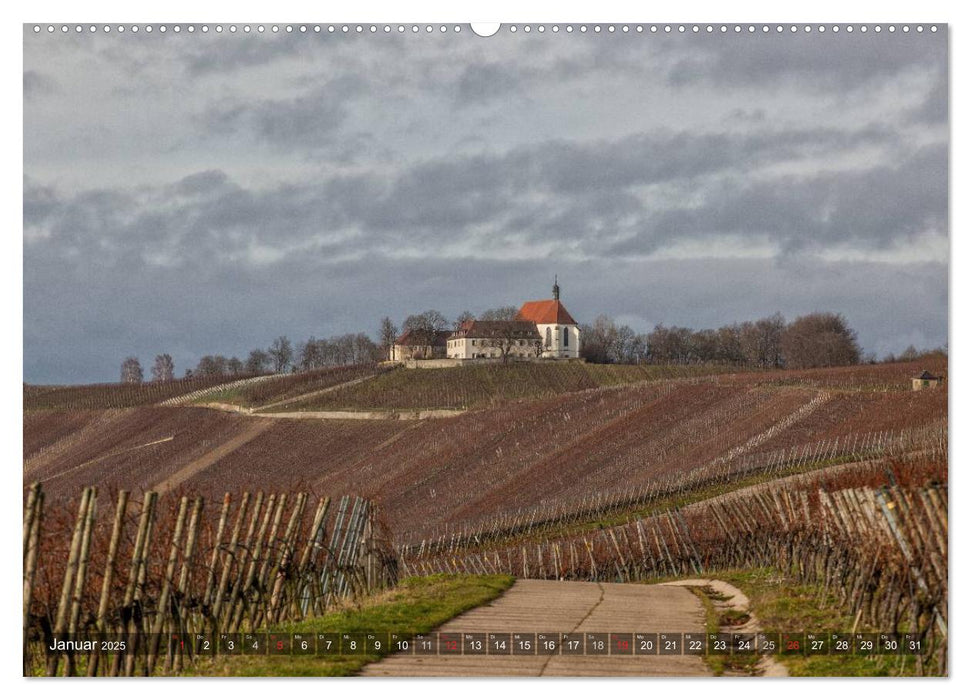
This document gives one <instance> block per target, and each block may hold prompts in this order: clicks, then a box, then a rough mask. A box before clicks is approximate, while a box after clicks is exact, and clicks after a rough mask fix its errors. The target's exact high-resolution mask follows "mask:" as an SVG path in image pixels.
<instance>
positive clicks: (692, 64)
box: [667, 27, 947, 91]
mask: <svg viewBox="0 0 971 700" xmlns="http://www.w3.org/2000/svg"><path fill="white" fill-rule="evenodd" d="M760 29H761V27H760ZM773 29H774V27H773ZM670 48H671V53H672V54H673V55H674V56H675V58H673V59H672V60H671V62H670V68H669V70H668V73H667V79H668V82H669V83H671V84H672V85H682V86H690V85H692V84H695V83H699V82H700V83H706V84H709V85H713V86H721V87H727V86H730V87H734V86H739V85H750V86H761V87H765V88H770V87H771V89H778V88H780V87H785V86H791V87H797V88H807V89H811V90H814V91H816V90H823V89H831V88H834V87H835V88H838V89H841V90H852V89H857V88H860V87H863V86H865V85H868V84H873V83H879V82H883V81H887V80H892V79H894V78H896V77H898V76H900V75H901V74H902V73H904V72H905V71H908V70H913V69H915V68H922V69H934V68H936V67H937V66H939V65H940V64H941V63H942V61H944V60H946V53H947V31H946V30H944V31H941V32H938V33H937V34H936V35H926V36H917V35H916V34H915V35H914V36H912V37H908V36H905V35H902V34H900V35H897V36H895V35H893V34H890V33H887V32H885V33H883V34H879V35H878V34H874V33H873V32H870V33H869V34H863V33H861V32H859V31H857V32H855V33H853V34H847V33H846V32H843V33H841V34H833V33H832V32H826V33H824V34H819V33H818V32H815V31H814V32H810V33H806V32H803V31H802V30H801V29H800V31H799V32H797V33H795V34H792V33H790V32H789V31H788V29H787V30H786V31H785V32H784V33H782V34H777V33H775V32H774V31H772V32H770V33H769V34H767V35H764V34H762V33H761V31H759V32H757V33H756V34H755V35H749V34H748V33H747V32H745V33H743V35H742V36H738V35H735V34H734V32H729V33H727V34H721V33H717V34H714V35H705V36H694V37H691V38H690V39H686V40H685V41H683V42H678V41H677V40H675V41H674V42H672V45H671V46H670Z"/></svg>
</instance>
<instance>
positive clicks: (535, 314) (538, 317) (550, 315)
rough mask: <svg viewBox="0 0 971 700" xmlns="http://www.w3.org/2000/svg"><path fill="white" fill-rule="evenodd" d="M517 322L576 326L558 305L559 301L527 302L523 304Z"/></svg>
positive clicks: (564, 308)
mask: <svg viewBox="0 0 971 700" xmlns="http://www.w3.org/2000/svg"><path fill="white" fill-rule="evenodd" d="M516 320H517V321H532V322H533V323H563V324H573V325H576V323H577V322H576V321H574V320H573V317H572V316H571V315H570V312H569V311H567V310H566V307H565V306H563V304H561V303H560V300H559V299H543V300H542V301H527V302H526V303H525V304H523V306H522V308H521V309H520V310H519V313H518V314H516Z"/></svg>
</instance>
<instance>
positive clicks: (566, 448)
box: [24, 363, 947, 530]
mask: <svg viewBox="0 0 971 700" xmlns="http://www.w3.org/2000/svg"><path fill="white" fill-rule="evenodd" d="M534 367H537V368H542V370H536V369H533V368H534ZM460 369H462V370H465V369H466V368H460ZM471 369H472V370H473V371H470V372H458V371H455V372H453V371H452V370H400V369H398V370H393V371H385V372H382V373H379V374H378V376H376V377H373V378H367V377H368V376H369V375H368V374H367V372H365V370H363V369H360V370H355V371H354V372H353V373H352V374H353V375H354V377H355V379H354V380H352V381H357V380H361V379H362V376H363V378H364V380H363V381H359V383H358V384H354V385H352V386H350V387H348V390H347V392H346V393H345V395H344V396H343V397H341V398H340V400H339V401H338V400H337V399H334V404H333V405H341V406H345V407H346V406H347V402H348V401H349V400H350V397H355V396H356V397H358V398H357V399H355V400H356V401H357V404H356V405H357V406H359V407H362V408H366V407H368V406H367V405H365V401H366V400H372V399H369V398H368V397H373V403H372V404H370V405H379V401H381V400H382V399H381V398H380V397H381V395H382V393H383V392H385V391H389V392H390V391H392V390H395V391H398V392H399V393H398V395H397V396H398V397H401V396H407V397H417V398H415V399H410V400H415V401H426V402H427V403H428V404H429V405H434V402H437V401H440V400H441V397H449V396H450V395H449V394H448V393H447V391H456V392H458V391H460V385H462V386H464V387H465V388H464V389H461V391H463V392H464V393H462V394H458V393H457V394H456V395H455V397H454V398H448V400H449V401H451V402H452V403H451V404H450V405H469V404H471V405H473V406H479V407H480V408H477V409H475V410H471V411H468V412H466V413H463V414H461V415H458V416H455V417H451V418H442V419H431V420H421V421H406V420H316V419H310V418H306V419H284V418H274V417H271V416H261V415H258V414H257V415H239V414H235V413H231V412H226V411H217V410H211V409H208V408H203V407H197V406H174V407H169V406H165V407H162V406H136V407H129V408H114V409H87V410H79V409H74V408H72V409H67V410H64V409H47V410H30V411H27V412H26V413H25V415H24V481H25V483H26V482H30V481H34V480H42V481H43V482H44V488H45V492H46V493H47V494H48V498H50V499H51V500H52V501H57V500H65V499H70V498H74V497H75V496H76V494H77V490H78V488H79V487H80V486H82V485H91V484H93V485H97V486H99V487H100V488H101V489H103V490H105V489H107V490H110V489H112V488H127V489H132V490H134V491H135V492H136V493H137V492H138V491H139V490H142V489H150V488H158V487H159V485H165V486H166V488H172V489H187V490H191V491H193V492H202V493H206V494H210V495H220V494H222V493H223V492H225V491H238V490H242V489H251V490H257V489H262V490H265V491H282V490H292V489H301V488H302V489H307V490H310V491H313V492H314V493H317V494H346V493H351V494H362V495H366V496H373V497H375V498H376V499H377V500H378V501H379V503H380V504H381V507H382V513H383V517H384V518H386V519H387V521H388V522H389V524H391V525H392V526H394V527H395V528H397V529H399V530H421V529H424V528H431V527H435V526H438V525H441V524H443V523H446V522H455V521H457V520H481V519H483V518H488V517H489V516H490V514H494V513H497V512H499V511H505V512H508V511H510V510H511V509H517V508H531V507H533V506H535V505H536V504H538V503H543V502H550V501H551V500H554V501H561V502H564V503H573V502H579V501H581V500H583V499H584V498H587V497H589V496H590V495H591V494H596V493H603V492H614V491H618V490H622V489H629V488H635V487H636V488H646V487H652V485H660V484H665V483H669V482H670V481H671V480H672V479H679V480H681V481H682V482H685V483H690V482H691V481H692V480H693V479H700V478H702V477H705V478H707V477H706V475H708V476H710V475H711V474H716V473H724V474H736V473H739V474H740V473H742V471H744V470H745V469H748V468H750V467H753V466H760V465H761V466H764V465H771V464H775V463H781V462H783V461H784V460H785V459H787V458H791V457H793V456H800V455H801V456H802V457H803V458H809V457H811V456H812V455H818V459H820V460H823V461H825V460H829V461H832V460H834V459H837V460H839V459H853V458H861V457H865V456H867V454H869V453H865V452H864V451H863V450H864V449H865V446H867V445H869V446H873V445H878V444H884V443H886V442H887V441H888V440H889V438H892V437H894V436H901V435H904V436H906V435H911V434H916V433H917V432H919V431H921V430H925V429H934V428H935V426H936V427H937V428H940V427H942V426H944V425H946V419H947V387H946V385H945V386H943V387H940V388H935V389H928V390H924V391H919V392H913V391H910V389H909V377H910V376H911V375H912V374H914V373H916V372H918V371H919V369H921V368H918V367H915V366H913V364H906V363H901V364H896V365H874V366H860V367H853V368H839V369H830V370H809V371H805V372H799V373H792V372H746V373H735V374H717V375H710V376H696V377H694V378H690V377H688V378H686V377H678V378H674V379H669V380H668V379H659V378H658V377H657V375H656V374H655V375H653V376H652V374H651V368H649V367H648V368H622V367H602V366H592V365H588V366H585V365H557V366H554V367H552V368H551V369H549V370H547V369H546V367H545V366H542V365H535V366H531V365H526V366H523V367H522V368H520V367H506V368H504V367H481V368H480V367H475V368H471ZM927 369H930V370H931V371H935V372H940V371H941V368H940V367H927ZM504 371H508V372H509V373H508V374H505V375H504V374H503V372H504ZM544 373H545V374H544ZM571 373H575V374H571ZM686 374H690V373H686ZM322 377H323V375H321V376H318V377H317V378H316V379H315V380H313V381H314V382H317V383H311V384H309V385H308V386H319V382H325V380H324V379H323V378H322ZM456 378H461V379H462V380H463V382H464V384H462V383H461V382H458V381H456ZM638 378H639V380H638V381H637V383H632V384H631V383H629V384H623V383H617V382H620V381H626V382H633V381H635V379H638ZM287 379H288V380H289V378H287ZM332 379H333V378H331V380H332ZM500 379H504V380H507V381H508V383H507V384H501V383H496V384H490V383H489V382H490V381H495V382H499V380H500ZM331 380H326V381H331ZM644 380H647V381H644ZM294 381H296V380H294ZM609 381H613V382H614V383H615V385H614V386H598V382H599V383H602V384H606V383H607V382H609ZM399 382H400V384H399ZM544 382H545V383H544ZM325 383H326V382H325ZM590 384H593V387H592V388H588V387H589V385H590ZM295 386H296V385H290V384H287V383H282V384H280V385H279V386H277V387H276V389H272V390H271V389H269V388H268V389H267V391H268V393H267V394H266V398H269V399H276V398H277V397H279V396H280V395H281V393H280V392H282V395H286V394H287V393H288V392H290V391H292V390H295V389H294V387H295ZM436 386H440V387H447V391H446V389H444V388H439V389H436V388H435V387H436ZM394 387H398V388H397V389H394ZM510 387H513V388H512V389H510ZM305 388H306V387H305ZM352 390H353V391H352ZM423 391H428V392H432V391H438V392H440V393H438V394H430V393H429V394H425V393H422V392H423ZM331 393H333V394H335V395H336V394H337V393H338V392H336V391H335V392H331ZM331 393H327V394H324V396H327V397H328V401H330V400H331ZM530 393H531V394H532V396H531V397H527V398H521V396H522V395H523V394H530ZM429 396H431V397H432V398H427V397H429ZM31 398H33V397H31ZM250 398H252V397H250ZM383 400H384V401H385V402H386V403H385V404H384V405H388V404H390V403H391V402H392V399H387V398H385V399H383ZM400 400H402V399H400V398H394V399H393V401H394V402H397V401H400ZM837 441H839V442H837ZM866 449H869V448H866ZM821 464H822V462H821ZM810 466H811V465H810Z"/></svg>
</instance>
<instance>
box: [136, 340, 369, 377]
mask: <svg viewBox="0 0 971 700" xmlns="http://www.w3.org/2000/svg"><path fill="white" fill-rule="evenodd" d="M380 359H382V355H381V352H380V350H379V347H378V345H376V344H375V343H374V341H373V340H371V338H369V337H368V336H367V335H366V334H365V333H348V334H345V335H338V336H332V337H330V338H322V339H319V340H318V339H317V338H315V337H314V336H311V337H310V338H309V339H308V340H306V341H305V342H302V343H298V344H297V345H296V347H294V344H293V343H292V342H291V341H290V339H289V338H288V337H287V336H285V335H281V336H279V337H278V338H276V339H275V340H274V341H273V342H272V343H271V344H270V346H269V347H268V348H266V349H263V348H254V349H253V350H251V351H250V353H249V355H248V356H247V357H246V359H245V360H241V359H240V358H239V357H236V356H235V355H234V356H232V357H226V356H224V355H203V356H202V357H201V358H200V359H199V362H198V364H197V365H196V366H195V368H194V369H193V368H189V369H187V370H186V372H185V376H186V377H240V376H250V375H258V374H267V373H270V372H275V373H277V374H280V373H283V372H290V371H298V370H299V371H307V370H311V369H318V368H321V367H334V366H342V365H354V364H367V363H369V362H375V361H377V360H380ZM174 379H175V363H174V362H173V360H172V356H171V355H169V354H168V353H163V354H161V355H157V356H156V357H155V362H154V364H153V365H152V379H151V381H153V382H168V381H172V380H174ZM121 381H122V383H124V384H141V383H142V382H143V381H145V372H144V370H143V369H142V365H141V362H140V361H139V359H138V358H137V357H134V356H132V357H127V358H125V360H124V362H122V364H121Z"/></svg>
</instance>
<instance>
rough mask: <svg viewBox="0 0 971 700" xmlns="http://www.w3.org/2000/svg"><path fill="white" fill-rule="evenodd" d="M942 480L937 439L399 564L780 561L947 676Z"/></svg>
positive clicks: (446, 548)
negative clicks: (609, 519) (908, 637)
mask: <svg viewBox="0 0 971 700" xmlns="http://www.w3.org/2000/svg"><path fill="white" fill-rule="evenodd" d="M946 482H947V451H946V445H940V446H939V447H938V448H936V449H930V450H929V451H926V452H923V453H921V454H917V455H914V454H901V455H898V456H896V457H893V458H889V459H885V460H877V461H872V462H868V463H863V464H858V465H853V468H849V469H844V470H841V471H839V472H838V473H828V474H809V475H802V476H799V477H793V478H790V479H788V480H786V481H784V482H774V483H770V484H767V485H765V486H763V487H755V488H750V489H746V490H745V491H743V492H735V493H730V494H727V495H725V496H721V497H718V498H713V499H709V500H707V501H703V502H699V503H696V504H693V505H689V506H686V507H684V508H680V509H671V510H664V511H661V512H658V513H655V514H653V515H651V516H649V517H645V518H639V519H629V520H628V521H627V522H625V523H624V524H622V525H618V526H616V527H611V528H601V529H599V530H597V531H594V532H589V533H586V532H585V533H582V534H579V535H572V536H562V537H551V536H549V535H546V536H543V537H536V538H530V539H524V540H521V541H518V542H516V543H513V544H510V543H505V544H502V545H499V546H494V547H490V546H489V545H488V543H487V541H486V540H483V542H482V543H480V542H477V541H475V538H472V539H468V538H464V539H463V538H454V537H453V538H451V539H449V540H446V539H444V538H443V539H441V540H439V541H438V542H435V543H423V544H422V545H421V546H420V547H415V546H413V545H412V546H402V547H400V548H399V551H398V557H399V566H400V567H401V570H402V572H403V573H405V574H409V575H428V574H431V573H439V572H448V573H482V574H485V573H489V574H495V573H506V574H512V575H515V576H522V577H524V578H542V579H550V578H551V579H561V580H591V581H604V580H609V581H616V582H624V581H639V580H644V579H652V578H660V577H669V576H673V577H684V576H699V575H702V576H703V575H705V574H706V573H710V572H717V571H718V570H734V569H746V568H758V567H772V568H774V569H776V570H779V571H782V572H783V573H785V574H786V575H788V576H790V577H791V578H793V579H794V580H797V581H799V582H802V583H807V584H811V585H814V586H817V587H818V588H819V589H820V590H821V591H826V592H828V593H830V594H832V595H834V596H835V597H836V598H837V599H838V600H839V602H840V605H841V606H842V607H843V608H844V609H845V610H846V611H847V612H849V613H850V614H852V615H854V616H855V619H856V620H857V623H863V624H865V625H868V626H870V627H871V628H874V629H879V630H881V631H884V632H893V633H897V634H902V633H904V632H907V633H911V634H916V635H917V636H918V638H919V639H920V649H921V652H922V653H921V655H920V657H919V660H918V664H919V667H920V672H921V673H925V674H937V675H943V674H945V673H946V672H947V639H948V638H947V631H948V576H947V561H948V554H947V552H948V527H947V520H948V518H947V510H948V507H947V487H946V486H944V485H943V484H946ZM830 631H840V630H830ZM843 631H845V630H843Z"/></svg>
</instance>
